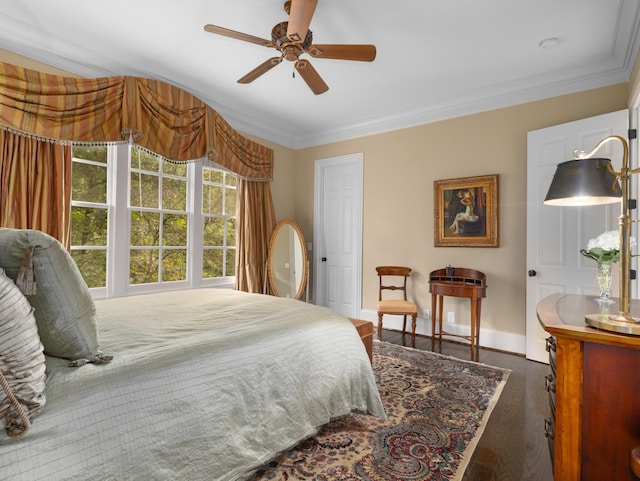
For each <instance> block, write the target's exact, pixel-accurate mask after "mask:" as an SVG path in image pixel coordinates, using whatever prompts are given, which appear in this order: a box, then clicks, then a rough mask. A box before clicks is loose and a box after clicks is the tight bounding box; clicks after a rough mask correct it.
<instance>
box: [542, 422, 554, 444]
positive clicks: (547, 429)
mask: <svg viewBox="0 0 640 481" xmlns="http://www.w3.org/2000/svg"><path fill="white" fill-rule="evenodd" d="M544 435H545V436H546V437H548V438H551V439H553V423H552V422H551V418H547V419H545V420H544Z"/></svg>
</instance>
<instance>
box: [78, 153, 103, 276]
mask: <svg viewBox="0 0 640 481" xmlns="http://www.w3.org/2000/svg"><path fill="white" fill-rule="evenodd" d="M107 154H108V152H107V148H106V147H86V146H78V147H74V149H73V171H72V172H73V177H72V190H71V197H72V203H71V245H72V246H73V247H72V250H71V255H72V257H73V259H74V260H75V261H76V264H78V267H79V268H80V272H81V273H82V276H83V277H84V280H85V282H86V283H87V285H88V286H89V287H105V286H106V282H107V220H108V204H107V197H108V182H107V178H108V162H107Z"/></svg>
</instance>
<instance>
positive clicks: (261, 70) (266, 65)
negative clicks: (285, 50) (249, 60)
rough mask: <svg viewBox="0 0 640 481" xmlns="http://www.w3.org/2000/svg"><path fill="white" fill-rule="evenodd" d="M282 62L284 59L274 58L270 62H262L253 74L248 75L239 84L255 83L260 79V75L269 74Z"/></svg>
mask: <svg viewBox="0 0 640 481" xmlns="http://www.w3.org/2000/svg"><path fill="white" fill-rule="evenodd" d="M280 62H282V57H272V58H270V59H269V60H267V61H265V62H262V63H261V64H260V65H258V66H257V67H256V68H254V69H253V70H252V71H251V72H249V73H248V74H246V75H245V76H244V77H242V78H241V79H239V80H238V83H239V84H248V83H251V82H253V81H254V80H255V79H257V78H258V77H260V75H262V74H265V73H267V72H268V71H269V70H271V69H272V68H273V67H275V66H276V65H278V64H279V63H280Z"/></svg>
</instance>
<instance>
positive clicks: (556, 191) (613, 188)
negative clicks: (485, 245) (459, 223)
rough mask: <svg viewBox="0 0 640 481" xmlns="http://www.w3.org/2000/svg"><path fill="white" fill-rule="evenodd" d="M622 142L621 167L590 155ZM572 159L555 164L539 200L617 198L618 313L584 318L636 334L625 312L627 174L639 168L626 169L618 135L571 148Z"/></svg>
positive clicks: (639, 331) (578, 202) (579, 202)
mask: <svg viewBox="0 0 640 481" xmlns="http://www.w3.org/2000/svg"><path fill="white" fill-rule="evenodd" d="M614 140H617V141H619V142H620V143H622V168H621V169H620V172H616V171H614V170H613V167H612V165H611V160H609V159H603V158H592V156H593V155H594V154H595V153H596V152H597V151H598V150H599V149H600V147H602V146H603V145H604V144H605V143H607V142H610V141H614ZM573 157H574V160H569V161H567V162H563V163H561V164H559V165H558V167H557V168H556V172H555V174H554V176H553V180H552V181H551V185H550V186H549V191H548V192H547V196H546V198H545V200H544V201H543V203H544V204H547V205H559V206H585V205H598V204H612V203H614V202H620V207H621V213H620V217H618V232H619V236H620V265H619V269H620V272H619V275H620V302H619V307H618V314H617V315H616V314H604V313H600V314H589V315H587V316H586V317H585V322H586V323H587V324H588V325H590V326H592V327H596V328H598V329H603V330H606V331H613V332H618V333H622V334H631V335H636V336H638V335H640V319H637V318H633V317H632V316H631V314H630V312H629V293H630V291H631V286H630V272H631V271H630V269H631V267H630V265H631V246H630V240H631V218H630V217H629V176H630V175H631V174H637V173H639V172H640V169H629V146H628V144H627V141H626V140H625V139H624V138H623V137H620V136H618V135H611V136H609V137H606V138H604V139H602V140H601V141H600V142H598V144H597V145H596V146H595V147H594V148H593V150H592V151H591V152H589V153H585V152H583V151H578V150H574V151H573Z"/></svg>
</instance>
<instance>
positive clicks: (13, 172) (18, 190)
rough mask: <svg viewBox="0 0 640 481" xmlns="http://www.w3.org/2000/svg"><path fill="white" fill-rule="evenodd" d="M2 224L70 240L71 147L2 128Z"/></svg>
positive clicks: (0, 213)
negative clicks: (39, 231)
mask: <svg viewBox="0 0 640 481" xmlns="http://www.w3.org/2000/svg"><path fill="white" fill-rule="evenodd" d="M0 145H1V146H2V147H1V148H2V151H1V152H0V221H1V222H0V226H2V227H12V228H14V229H38V230H41V231H43V232H46V233H48V234H49V235H51V236H53V237H55V238H56V239H58V240H59V241H60V242H62V244H63V245H66V246H67V248H68V247H69V244H70V239H69V235H70V215H71V147H70V146H65V145H60V144H56V143H53V142H47V141H44V140H38V139H34V138H30V137H24V136H22V135H16V134H14V133H12V132H6V131H3V130H0Z"/></svg>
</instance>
